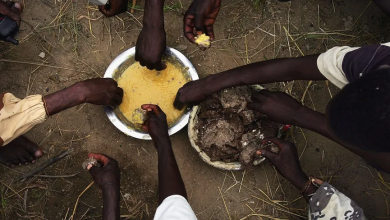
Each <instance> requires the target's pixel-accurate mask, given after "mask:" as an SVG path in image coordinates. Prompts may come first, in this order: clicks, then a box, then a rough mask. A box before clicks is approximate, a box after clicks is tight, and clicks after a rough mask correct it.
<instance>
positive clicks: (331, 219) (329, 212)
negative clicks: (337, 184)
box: [309, 182, 366, 220]
mask: <svg viewBox="0 0 390 220" xmlns="http://www.w3.org/2000/svg"><path fill="white" fill-rule="evenodd" d="M309 208H310V209H309V219H310V220H317V219H319V220H322V219H324V220H338V219H340V220H341V219H343V220H365V219H366V217H365V216H364V213H363V209H362V208H360V207H359V206H358V205H357V204H356V203H355V202H354V201H352V200H351V199H350V198H348V197H347V196H345V195H344V194H342V193H341V192H339V191H338V190H337V189H336V188H334V187H333V186H332V185H330V184H329V183H326V182H324V183H323V184H322V185H321V187H320V188H318V190H317V192H316V193H315V194H314V195H313V196H312V197H311V199H310V201H309Z"/></svg>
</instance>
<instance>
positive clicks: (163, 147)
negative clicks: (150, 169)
mask: <svg viewBox="0 0 390 220" xmlns="http://www.w3.org/2000/svg"><path fill="white" fill-rule="evenodd" d="M142 109H143V110H146V111H147V115H148V119H147V121H146V123H145V125H144V126H143V128H144V129H145V130H146V131H148V132H149V134H150V136H151V137H152V139H153V142H154V146H155V147H156V148H157V152H158V180H159V192H160V196H159V202H160V204H161V203H162V202H163V201H164V199H165V198H167V197H169V196H172V195H180V196H183V197H184V198H186V199H187V192H186V189H185V186H184V182H183V179H182V178H181V175H180V171H179V167H178V166H177V163H176V159H175V155H174V154H173V150H172V145H171V140H170V139H169V135H168V124H167V119H166V115H165V114H164V112H163V111H162V110H161V109H160V107H158V106H156V105H143V106H142Z"/></svg>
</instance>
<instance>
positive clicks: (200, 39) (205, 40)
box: [195, 34, 211, 48]
mask: <svg viewBox="0 0 390 220" xmlns="http://www.w3.org/2000/svg"><path fill="white" fill-rule="evenodd" d="M195 43H196V44H197V45H198V46H199V47H201V48H209V47H210V45H211V44H210V37H209V36H207V35H206V34H201V35H198V36H197V37H195Z"/></svg>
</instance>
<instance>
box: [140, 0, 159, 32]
mask: <svg viewBox="0 0 390 220" xmlns="http://www.w3.org/2000/svg"><path fill="white" fill-rule="evenodd" d="M163 8H164V1H163V0H146V1H145V10H144V11H145V12H144V18H143V26H144V28H164V14H163Z"/></svg>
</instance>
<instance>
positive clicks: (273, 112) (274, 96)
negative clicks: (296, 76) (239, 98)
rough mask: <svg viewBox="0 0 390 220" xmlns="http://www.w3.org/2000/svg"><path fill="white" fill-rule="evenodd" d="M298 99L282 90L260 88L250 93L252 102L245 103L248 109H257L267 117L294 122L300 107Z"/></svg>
mask: <svg viewBox="0 0 390 220" xmlns="http://www.w3.org/2000/svg"><path fill="white" fill-rule="evenodd" d="M302 107H303V105H301V104H300V103H299V102H298V101H296V100H295V99H294V98H293V97H291V96H289V95H287V94H286V93H283V92H270V91H268V90H261V91H260V92H258V93H255V94H252V102H249V103H248V104H247V108H248V109H250V110H254V111H258V112H260V113H262V114H264V115H266V116H267V117H268V118H269V119H271V120H273V121H275V122H278V123H282V124H291V125H295V124H296V117H298V115H299V111H300V110H301V109H302Z"/></svg>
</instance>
